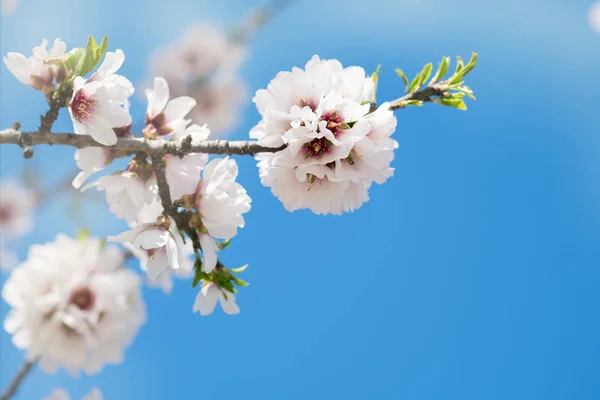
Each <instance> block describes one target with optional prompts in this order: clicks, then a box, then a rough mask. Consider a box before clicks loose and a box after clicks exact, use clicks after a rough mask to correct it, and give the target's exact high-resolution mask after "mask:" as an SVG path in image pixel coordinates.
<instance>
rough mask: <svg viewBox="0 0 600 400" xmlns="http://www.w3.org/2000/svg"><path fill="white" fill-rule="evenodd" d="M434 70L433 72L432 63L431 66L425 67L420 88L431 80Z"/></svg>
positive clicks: (422, 71) (421, 73)
mask: <svg viewBox="0 0 600 400" xmlns="http://www.w3.org/2000/svg"><path fill="white" fill-rule="evenodd" d="M432 70H433V64H432V63H429V64H427V65H425V67H423V69H422V70H421V72H420V75H421V81H420V82H419V86H423V85H424V84H425V82H427V79H429V77H430V76H431V71H432Z"/></svg>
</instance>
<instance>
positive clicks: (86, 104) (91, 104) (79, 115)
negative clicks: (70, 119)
mask: <svg viewBox="0 0 600 400" xmlns="http://www.w3.org/2000/svg"><path fill="white" fill-rule="evenodd" d="M96 103H97V102H96V100H92V99H90V98H89V97H88V96H87V95H86V94H85V93H84V92H83V91H82V90H80V91H79V92H78V93H77V94H76V95H75V97H74V98H73V101H72V102H71V111H73V115H74V116H75V118H76V119H78V120H79V121H86V120H89V119H91V118H92V116H93V113H94V108H95V107H96Z"/></svg>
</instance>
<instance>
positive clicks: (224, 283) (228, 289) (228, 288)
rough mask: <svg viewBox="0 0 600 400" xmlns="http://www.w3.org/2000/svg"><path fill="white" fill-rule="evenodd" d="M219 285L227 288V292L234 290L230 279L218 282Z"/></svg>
mask: <svg viewBox="0 0 600 400" xmlns="http://www.w3.org/2000/svg"><path fill="white" fill-rule="evenodd" d="M219 286H220V287H222V288H223V289H225V290H227V291H228V292H231V293H235V292H236V290H235V288H234V287H233V283H231V281H225V282H220V283H219Z"/></svg>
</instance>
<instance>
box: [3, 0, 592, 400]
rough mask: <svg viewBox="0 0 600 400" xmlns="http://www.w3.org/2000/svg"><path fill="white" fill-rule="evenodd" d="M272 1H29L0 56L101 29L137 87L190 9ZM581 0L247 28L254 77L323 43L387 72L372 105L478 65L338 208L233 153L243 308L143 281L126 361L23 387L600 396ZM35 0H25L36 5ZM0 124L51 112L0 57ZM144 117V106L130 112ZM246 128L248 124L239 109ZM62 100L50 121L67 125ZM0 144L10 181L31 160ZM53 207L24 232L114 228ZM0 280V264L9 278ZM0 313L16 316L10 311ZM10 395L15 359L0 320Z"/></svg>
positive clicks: (501, 399) (230, 253)
mask: <svg viewBox="0 0 600 400" xmlns="http://www.w3.org/2000/svg"><path fill="white" fill-rule="evenodd" d="M260 4H262V2H247V1H242V0H223V1H219V2H212V1H198V0H194V1H192V0H177V1H171V2H168V3H165V2H163V1H159V0H148V1H145V2H141V1H131V2H123V1H117V0H106V1H102V2H96V3H90V2H81V1H79V2H77V1H71V0H61V1H53V2H41V1H34V0H29V1H27V0H22V1H21V3H20V5H19V8H18V10H17V11H16V12H15V13H14V14H12V15H10V16H8V17H2V21H1V26H0V50H1V52H2V53H3V54H5V53H6V52H9V51H19V52H24V53H25V52H28V51H30V49H31V47H33V46H34V45H36V44H38V43H39V42H40V40H41V38H42V37H47V38H49V39H52V38H54V37H56V36H59V37H61V38H62V39H64V40H65V41H66V42H67V44H68V45H70V46H79V45H81V44H83V43H84V42H85V40H86V38H87V36H88V35H90V34H93V35H96V36H102V35H105V34H106V35H108V36H109V40H110V47H111V48H112V49H114V48H122V49H123V50H124V51H125V53H126V56H127V59H126V62H125V66H124V68H123V73H124V74H125V75H126V76H128V77H129V78H130V79H131V80H132V81H134V82H136V81H139V80H141V79H142V77H143V75H144V71H145V68H146V66H145V63H146V61H147V54H148V53H149V52H150V51H152V50H153V49H155V48H156V47H159V46H162V45H164V44H166V43H167V42H169V41H171V40H173V39H175V38H176V37H177V36H178V35H179V34H181V32H182V31H183V30H184V29H185V28H186V27H187V26H188V25H189V24H190V23H193V22H196V21H199V20H209V21H215V22H219V23H221V24H222V25H223V26H232V25H233V24H234V23H235V22H236V21H239V20H240V19H241V18H242V17H243V16H244V15H246V13H247V11H248V10H250V9H251V8H252V7H254V6H258V5H260ZM590 5H591V1H589V0H570V1H569V0H544V1H542V0H529V1H527V2H525V1H519V0H507V1H504V2H489V1H477V0H403V1H387V0H372V1H369V2H368V3H366V2H363V1H360V2H359V1H354V0H349V1H342V0H331V1H327V2H320V1H317V0H300V1H299V2H298V3H297V4H296V5H294V6H293V7H292V8H291V9H289V10H288V11H287V12H286V13H285V14H283V15H281V16H280V17H279V18H278V19H276V20H275V21H273V22H272V23H271V24H270V25H268V26H267V27H265V28H264V29H262V30H261V31H260V32H259V33H258V35H257V36H256V37H255V39H254V40H253V41H252V44H251V48H250V57H249V60H248V61H247V63H246V64H245V66H244V68H243V71H242V72H243V75H244V77H245V78H246V79H247V81H248V84H249V86H250V88H251V90H252V92H254V91H255V90H256V89H259V88H262V87H265V86H266V84H267V83H268V82H269V80H270V79H271V78H272V77H273V76H275V74H276V73H277V72H278V71H280V70H289V69H290V68H291V67H292V66H303V65H304V63H305V62H306V61H307V60H308V59H309V58H310V57H311V56H312V55H313V54H315V53H316V54H319V55H320V56H321V57H323V58H337V59H339V60H340V61H342V63H343V64H344V65H361V66H363V67H365V69H367V70H368V71H373V70H374V69H375V68H376V66H377V65H378V64H382V68H383V72H382V78H381V79H382V81H381V83H380V89H379V92H378V94H379V97H380V98H381V99H393V98H395V97H398V96H399V95H400V94H401V92H402V89H403V88H402V83H401V81H400V80H399V79H398V78H397V77H396V76H395V74H394V72H393V70H394V68H397V67H401V68H402V69H403V70H404V71H406V72H407V73H409V74H410V75H413V74H414V73H416V72H417V71H418V69H419V68H420V67H422V65H423V64H425V63H427V62H430V61H432V62H435V61H437V60H439V59H440V58H441V56H443V55H448V56H452V57H454V56H455V55H462V56H463V57H465V58H466V57H468V56H469V55H470V53H471V52H472V51H477V52H479V54H480V61H479V64H478V66H477V68H476V69H475V70H474V72H473V73H472V75H470V76H469V79H468V83H469V85H470V86H471V87H472V88H473V89H474V90H475V94H476V95H477V101H475V102H472V101H471V102H469V103H468V106H469V110H468V111H467V112H460V111H457V110H453V109H446V108H442V107H441V106H436V105H428V106H426V107H422V108H413V109H407V110H402V111H400V112H398V114H397V116H398V129H397V132H396V133H395V137H396V139H397V140H398V142H399V143H400V147H399V149H398V150H397V153H396V159H395V160H394V163H393V166H394V167H395V168H396V174H395V176H394V178H392V179H391V180H389V181H388V182H387V183H385V184H384V185H382V186H376V187H373V188H372V189H371V193H370V194H371V201H370V202H368V203H367V204H365V205H364V206H363V207H362V208H361V209H360V210H358V211H357V212H355V213H353V214H349V215H345V216H343V217H336V216H329V217H323V216H315V215H312V214H311V213H310V212H308V211H306V212H305V211H298V212H294V213H288V212H286V211H285V210H284V209H283V206H282V205H281V204H280V203H279V201H278V200H277V199H275V198H274V197H272V196H271V194H270V192H269V190H268V189H267V188H264V187H262V186H261V185H260V182H259V179H258V177H257V171H256V168H255V162H254V160H252V159H251V158H237V161H238V163H239V164H240V170H241V173H240V177H239V180H240V182H241V183H242V184H243V185H244V186H245V187H246V188H247V190H248V192H249V194H250V195H251V196H252V198H253V203H252V204H253V209H252V211H251V212H250V213H249V214H248V215H247V218H246V222H247V226H246V228H244V229H243V230H241V231H240V233H239V235H238V236H237V237H236V239H235V240H234V241H233V243H232V246H231V247H230V248H229V249H228V250H227V251H226V252H225V253H224V255H223V261H224V263H225V264H226V265H229V266H238V265H241V264H245V263H249V264H250V267H249V269H248V270H247V272H246V273H245V275H246V277H245V278H246V280H249V281H250V282H251V286H249V287H247V288H245V289H244V290H242V291H241V293H240V294H239V296H238V303H239V304H240V306H241V309H242V312H241V314H240V315H238V316H236V317H230V316H226V315H224V314H223V313H222V312H220V311H218V312H216V313H215V314H213V315H211V316H209V317H206V318H201V317H200V316H199V315H198V314H192V311H191V308H192V302H193V298H194V296H195V291H194V290H193V289H192V288H191V284H190V283H189V282H187V281H179V282H177V285H176V287H175V290H174V293H173V294H172V295H171V296H164V295H163V294H162V293H161V292H159V291H156V290H145V292H144V296H145V299H146V301H147V304H148V307H149V322H148V324H147V325H146V326H144V327H143V329H142V330H141V332H140V335H139V336H138V338H137V340H136V342H135V343H134V344H133V345H132V346H131V347H130V348H129V350H128V351H127V353H126V362H125V363H124V364H122V365H119V366H110V367H107V368H105V370H104V372H103V373H102V374H100V375H97V376H93V377H82V378H81V379H79V380H73V379H71V378H70V377H69V376H67V375H66V374H63V373H59V374H57V375H53V376H48V375H44V374H43V373H42V372H41V371H40V370H36V371H35V372H34V373H33V374H32V375H31V376H30V377H29V378H28V379H27V381H26V382H25V385H24V387H23V390H22V391H21V392H20V393H19V396H18V397H17V399H23V400H30V399H31V400H36V399H40V398H42V397H43V396H45V395H48V394H49V393H50V392H51V390H52V389H53V388H55V387H64V388H66V389H67V390H68V391H69V392H71V394H72V397H73V398H77V399H78V398H80V397H81V396H82V395H83V394H84V393H87V392H88V391H89V389H91V387H92V386H98V387H99V388H101V390H102V391H103V393H104V394H105V398H106V399H108V400H120V399H144V400H158V399H182V400H183V399H239V398H244V399H255V398H256V399H263V400H266V399H278V400H279V399H303V400H304V399H328V400H329V399H361V400H363V399H371V398H373V399H390V400H405V399H406V400H429V399H432V400H439V399H460V400H467V399H473V400H481V399H486V400H496V399H497V400H505V399H515V400H516V399H527V400H531V399H543V400H552V399H577V400H584V399H598V398H600V381H599V380H598V372H599V371H600V361H599V360H600V321H599V319H598V307H599V306H600V291H599V290H598V287H599V285H600V270H599V269H598V268H599V267H600V246H599V243H600V125H599V123H598V116H597V115H598V114H597V113H598V110H599V109H600V97H598V93H600V81H599V80H598V65H600V35H598V34H597V33H594V32H593V31H592V30H591V29H590V28H589V26H588V25H587V16H586V13H587V9H588V8H589V6H590ZM26 10H27V11H26ZM0 89H1V90H0V105H1V106H0V126H2V127H6V126H8V125H10V123H11V122H12V121H13V120H20V121H21V122H22V124H23V126H24V128H26V129H29V128H35V127H37V122H38V119H37V118H38V115H39V114H41V113H43V112H44V111H45V108H44V101H43V99H42V98H41V97H40V96H38V95H37V93H36V92H34V91H33V90H30V89H28V88H25V87H23V86H21V85H20V84H19V83H18V82H17V81H16V79H14V78H13V77H12V76H11V75H10V74H9V73H8V71H7V70H6V68H5V67H4V66H2V67H1V68H0ZM133 107H134V109H133V111H132V112H133V114H134V116H138V117H139V116H141V115H143V112H144V104H143V103H141V102H140V103H134V106H133ZM241 112H242V113H243V118H242V122H241V124H240V126H239V128H238V129H237V130H236V131H235V132H232V137H233V138H235V139H242V138H244V137H246V136H247V132H248V130H249V128H250V127H251V126H253V125H254V124H255V123H256V122H257V121H258V118H259V116H258V113H257V112H256V111H255V109H254V107H253V106H252V104H250V103H248V104H247V106H246V108H245V109H243V110H241ZM69 128H70V127H69V121H68V119H67V118H66V116H65V115H61V118H60V120H59V123H58V124H57V125H56V130H57V131H60V130H68V129H69ZM20 154H21V152H20V150H19V149H18V148H16V147H6V146H4V147H2V148H0V156H1V157H0V158H1V159H0V177H1V178H6V177H10V176H14V175H15V174H18V173H19V171H20V170H21V168H22V166H23V159H22V157H21V155H20ZM72 157H73V151H72V150H69V149H59V148H52V149H50V148H46V149H42V148H40V149H37V150H36V156H35V157H34V160H35V162H37V163H38V164H39V165H40V166H41V167H42V168H43V171H44V173H43V177H44V179H45V182H46V183H47V185H49V186H51V185H52V184H54V183H56V182H61V181H62V180H63V179H64V177H65V176H67V175H68V174H69V173H71V171H72V170H73V168H74V162H73V160H72ZM69 204H70V203H69V202H68V200H67V197H66V196H62V197H60V198H59V199H58V200H57V201H55V202H53V203H52V204H50V205H48V207H46V208H45V209H44V210H43V212H42V213H41V214H40V215H39V216H38V219H37V220H36V229H35V231H34V233H33V234H32V235H30V236H29V237H28V238H27V240H26V241H25V242H24V243H23V244H22V246H20V248H19V251H20V255H21V256H23V255H24V254H25V251H26V248H27V246H28V245H30V244H32V243H43V242H46V241H50V240H52V239H53V238H54V236H55V235H56V233H57V232H66V233H68V234H74V233H75V232H76V230H77V229H78V226H80V225H81V223H85V224H89V225H90V226H91V227H92V231H93V233H94V234H95V235H99V236H105V235H108V234H114V233H118V232H121V231H122V230H123V229H124V228H125V226H124V223H123V222H122V221H119V220H118V219H117V218H116V217H114V216H112V215H111V214H110V213H109V212H108V207H107V206H106V205H104V204H91V205H89V206H86V208H85V218H84V220H83V221H82V220H77V221H76V222H77V223H75V222H74V220H73V219H72V218H69V217H68V214H67V209H68V208H69ZM3 281H4V278H3ZM0 307H1V309H0V316H1V317H2V318H3V317H4V316H5V315H6V312H7V309H6V305H5V304H1V305H0ZM0 349H1V352H0V353H1V358H0V384H1V385H0V386H2V387H5V386H6V384H7V382H8V380H9V379H10V377H12V376H13V375H14V373H15V371H16V369H17V367H18V365H19V364H20V362H21V359H22V355H21V354H20V353H19V352H18V351H17V350H16V349H14V347H13V346H12V344H11V343H10V337H9V336H8V335H7V334H5V333H4V332H3V333H2V334H0Z"/></svg>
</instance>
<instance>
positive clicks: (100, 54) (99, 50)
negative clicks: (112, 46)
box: [96, 36, 108, 65]
mask: <svg viewBox="0 0 600 400" xmlns="http://www.w3.org/2000/svg"><path fill="white" fill-rule="evenodd" d="M107 48H108V37H107V36H104V37H103V38H102V42H101V43H100V47H98V48H97V49H96V60H97V61H98V63H99V62H100V60H102V57H104V55H105V54H106V49H107ZM96 65H97V64H96Z"/></svg>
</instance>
